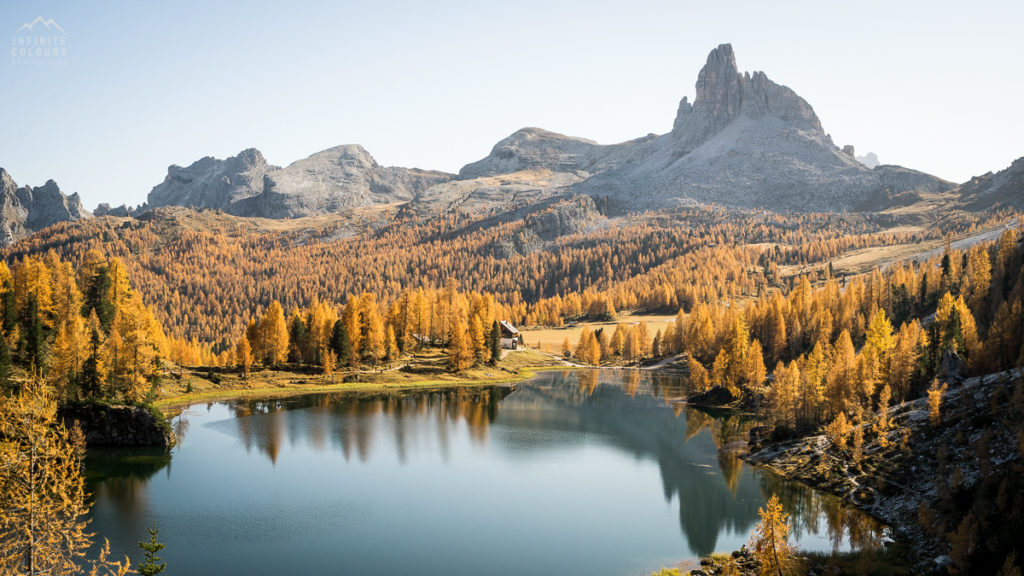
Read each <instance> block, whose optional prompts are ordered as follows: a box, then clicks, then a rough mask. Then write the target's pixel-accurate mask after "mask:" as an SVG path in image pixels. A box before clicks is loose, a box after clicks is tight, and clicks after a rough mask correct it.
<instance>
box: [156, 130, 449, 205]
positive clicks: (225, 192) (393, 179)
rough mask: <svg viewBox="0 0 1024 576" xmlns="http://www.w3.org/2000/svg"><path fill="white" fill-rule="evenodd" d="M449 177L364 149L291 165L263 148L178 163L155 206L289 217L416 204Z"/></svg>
mask: <svg viewBox="0 0 1024 576" xmlns="http://www.w3.org/2000/svg"><path fill="white" fill-rule="evenodd" d="M451 178H452V176H451V175H450V174H445V173H443V172H431V171H424V170H416V169H412V170H408V169H405V168H391V167H384V166H380V165H379V164H377V162H376V161H375V160H374V159H373V157H372V156H370V154H369V153H368V152H367V151H366V150H365V149H364V148H363V147H361V146H359V145H354V144H352V145H346V146H337V147H335V148H330V149H327V150H324V151H322V152H318V153H316V154H313V155H312V156H310V157H309V158H306V159H304V160H299V161H297V162H294V163H292V164H291V165H289V166H288V167H286V168H283V169H282V168H277V167H275V166H271V165H269V164H267V162H266V160H265V159H264V158H263V155H262V154H261V153H260V152H259V150H256V149H249V150H244V151H242V152H241V153H239V154H238V155H237V156H232V157H231V158H228V159H226V160H218V159H216V158H211V157H206V158H203V159H201V160H198V161H196V162H194V163H193V164H192V165H190V166H188V167H187V168H181V167H180V166H171V167H170V168H168V169H167V177H166V178H165V179H164V182H163V183H162V184H159V185H157V186H155V187H154V188H153V190H152V191H151V192H150V193H149V200H148V204H149V206H150V207H153V208H156V207H160V206H187V207H193V208H212V209H218V210H224V211H225V212H228V213H230V214H235V215H237V216H259V217H265V218H290V217H298V216H310V215H314V214H322V213H327V212H337V211H339V210H343V209H346V208H354V207H359V206H367V205H370V204H387V203H393V202H405V201H408V200H411V199H412V198H413V196H415V195H416V194H417V193H418V192H421V191H422V190H425V189H426V188H428V187H429V186H431V185H433V184H437V183H439V182H445V181H448V180H451Z"/></svg>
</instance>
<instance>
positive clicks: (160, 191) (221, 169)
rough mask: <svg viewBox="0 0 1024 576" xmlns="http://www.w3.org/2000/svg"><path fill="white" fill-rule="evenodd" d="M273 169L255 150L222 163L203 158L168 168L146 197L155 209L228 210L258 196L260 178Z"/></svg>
mask: <svg viewBox="0 0 1024 576" xmlns="http://www.w3.org/2000/svg"><path fill="white" fill-rule="evenodd" d="M273 169H274V166H271V165H269V164H267V161H266V159H264V158H263V154H261V153H260V151H259V150H256V149H255V148H249V149H246V150H243V151H241V152H239V153H238V155H237V156H231V157H229V158H227V159H225V160H219V159H217V158H214V157H212V156H206V157H204V158H200V159H199V160H196V161H195V162H193V163H192V164H190V165H188V166H187V167H181V166H178V165H171V166H170V167H168V168H167V176H166V177H165V178H164V181H163V182H162V183H160V184H158V185H156V186H154V187H153V190H152V191H151V192H150V193H149V197H148V201H147V202H148V204H149V206H152V207H154V208H155V207H158V206H190V207H194V208H217V209H223V208H227V207H228V206H229V205H230V204H232V203H234V202H238V201H240V200H244V199H246V198H251V197H253V196H256V195H258V194H260V193H261V192H262V191H263V176H264V175H265V174H266V173H267V172H268V171H270V170H273Z"/></svg>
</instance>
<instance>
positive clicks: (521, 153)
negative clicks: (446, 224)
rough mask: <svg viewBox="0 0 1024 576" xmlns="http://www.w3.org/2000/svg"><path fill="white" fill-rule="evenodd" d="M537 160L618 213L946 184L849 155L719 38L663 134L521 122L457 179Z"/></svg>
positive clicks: (854, 202) (775, 203)
mask: <svg viewBox="0 0 1024 576" xmlns="http://www.w3.org/2000/svg"><path fill="white" fill-rule="evenodd" d="M536 168H545V169H548V170H552V171H555V172H571V173H573V174H575V175H576V176H577V177H578V178H577V181H576V182H573V183H571V184H570V185H569V189H568V190H567V191H568V192H571V193H582V194H588V195H590V196H593V197H595V198H602V199H606V200H607V204H608V205H609V206H611V207H612V208H613V209H618V210H620V211H622V210H635V209H660V208H669V207H673V206H679V205H692V204H720V205H724V206H729V207H739V208H767V209H771V210H783V211H798V212H806V211H840V212H845V211H851V210H864V211H871V210H878V209H882V208H885V207H887V206H889V205H891V204H892V203H893V202H894V201H895V200H894V198H895V197H896V196H901V195H902V196H903V198H900V199H899V201H900V202H906V201H907V200H908V199H907V198H906V196H907V195H908V194H909V195H910V196H913V195H914V193H924V192H940V191H945V190H948V189H950V188H952V187H953V184H952V183H949V182H945V181H943V180H941V179H939V178H935V177H933V176H929V175H928V174H924V173H921V172H916V171H914V170H908V169H906V168H901V167H898V166H880V167H878V168H876V169H874V170H872V169H870V168H868V167H867V166H865V165H864V164H862V163H861V162H858V161H857V160H856V159H855V158H854V155H853V148H852V147H847V149H846V150H845V151H844V150H841V149H840V148H839V147H838V146H836V145H835V144H834V143H833V142H832V139H831V137H830V136H829V135H828V134H826V133H825V131H824V129H823V128H822V125H821V121H820V120H819V119H818V116H817V115H816V114H815V113H814V109H813V108H812V107H811V105H810V104H808V103H807V101H806V100H804V99H803V98H801V97H800V96H799V95H797V94H796V92H794V91H793V90H791V89H789V88H787V87H786V86H782V85H780V84H776V83H775V82H773V81H772V80H770V79H769V78H768V76H767V75H765V74H764V73H763V72H754V73H752V74H751V73H749V72H747V73H742V74H741V73H740V72H739V70H738V68H737V66H736V56H735V53H734V52H733V49H732V46H731V45H729V44H722V45H721V46H718V47H717V48H715V49H714V50H712V51H711V53H710V54H708V58H707V62H706V63H705V65H704V67H703V68H702V69H701V71H700V73H699V74H698V75H697V83H696V98H695V99H694V101H693V102H692V103H690V102H689V100H688V98H685V97H684V98H683V99H682V101H681V102H680V103H679V108H678V110H677V112H676V118H675V121H674V122H673V125H672V131H671V132H669V133H668V134H663V135H660V136H656V135H648V136H645V137H643V138H638V139H636V140H631V141H629V142H624V143H621V144H612V145H605V146H602V145H600V144H597V143H595V142H593V141H591V140H586V139H583V138H574V137H570V136H563V135H561V134H555V133H552V132H547V131H545V130H541V129H538V128H524V129H522V130H520V131H518V132H516V133H514V134H512V135H511V136H509V137H508V138H505V139H504V140H502V141H501V142H499V143H498V144H497V145H495V146H494V148H493V149H492V150H491V153H490V154H489V155H488V156H487V157H486V158H484V159H482V160H479V161H477V162H473V163H472V164H468V165H466V166H465V167H464V168H463V169H462V170H461V171H460V172H459V178H460V179H463V180H464V179H468V178H474V177H481V176H495V175H499V174H511V173H515V172H518V171H522V170H530V169H536ZM555 192H565V191H558V190H556V191H555ZM428 196H429V193H428Z"/></svg>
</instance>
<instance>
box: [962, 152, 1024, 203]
mask: <svg viewBox="0 0 1024 576" xmlns="http://www.w3.org/2000/svg"><path fill="white" fill-rule="evenodd" d="M959 193H960V197H961V198H962V202H963V203H964V204H965V205H966V207H967V208H969V209H971V210H983V209H986V208H991V207H993V206H1012V207H1014V208H1017V209H1021V208H1024V157H1021V158H1018V159H1016V160H1014V161H1013V163H1012V164H1010V166H1009V167H1008V168H1006V169H1004V170H1000V171H999V172H996V173H994V174H993V173H992V172H989V173H987V174H983V175H981V176H975V177H974V178H971V179H970V180H968V181H967V182H964V183H963V184H961V185H960V188H959Z"/></svg>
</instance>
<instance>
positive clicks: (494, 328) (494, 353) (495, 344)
mask: <svg viewBox="0 0 1024 576" xmlns="http://www.w3.org/2000/svg"><path fill="white" fill-rule="evenodd" d="M487 345H488V347H489V348H490V350H491V360H490V363H491V366H494V365H496V364H497V363H498V362H499V361H500V360H501V326H500V325H499V324H498V321H497V320H495V321H494V322H493V323H491V333H490V336H489V337H488V342H487Z"/></svg>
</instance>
